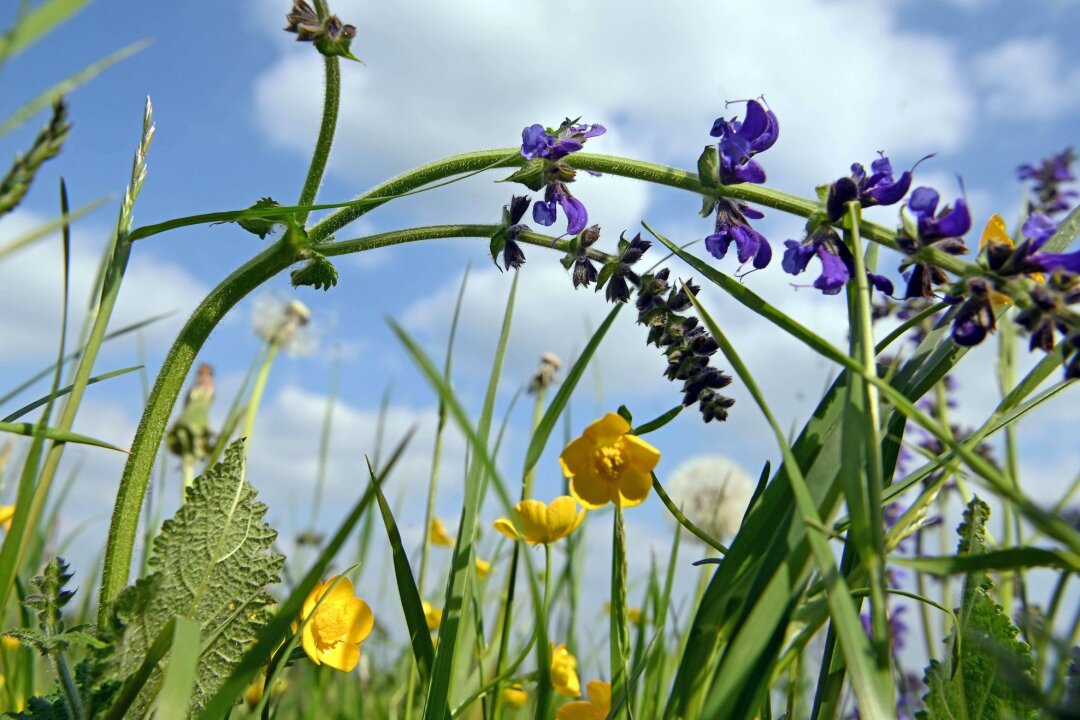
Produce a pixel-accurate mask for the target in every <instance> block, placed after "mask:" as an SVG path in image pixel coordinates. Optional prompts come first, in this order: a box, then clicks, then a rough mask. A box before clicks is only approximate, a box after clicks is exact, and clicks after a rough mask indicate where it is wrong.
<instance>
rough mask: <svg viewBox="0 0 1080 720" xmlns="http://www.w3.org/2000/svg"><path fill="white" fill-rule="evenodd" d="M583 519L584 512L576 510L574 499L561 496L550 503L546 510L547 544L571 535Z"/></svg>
mask: <svg viewBox="0 0 1080 720" xmlns="http://www.w3.org/2000/svg"><path fill="white" fill-rule="evenodd" d="M584 517H585V511H584V510H580V511H579V510H578V507H577V503H575V502H574V499H573V498H571V497H569V496H566V495H562V496H560V497H557V498H555V499H554V500H552V501H551V505H549V506H548V508H547V532H548V538H549V542H551V541H555V540H558V539H559V538H564V537H566V536H567V535H569V534H570V533H572V532H573V531H574V530H575V529H576V528H577V526H578V525H580V524H581V521H582V519H583V518H584Z"/></svg>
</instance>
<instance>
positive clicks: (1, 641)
mask: <svg viewBox="0 0 1080 720" xmlns="http://www.w3.org/2000/svg"><path fill="white" fill-rule="evenodd" d="M21 644H22V643H20V642H19V639H18V638H13V637H10V636H9V635H5V636H4V637H0V645H3V646H4V649H5V650H18V649H19V646H20V645H21Z"/></svg>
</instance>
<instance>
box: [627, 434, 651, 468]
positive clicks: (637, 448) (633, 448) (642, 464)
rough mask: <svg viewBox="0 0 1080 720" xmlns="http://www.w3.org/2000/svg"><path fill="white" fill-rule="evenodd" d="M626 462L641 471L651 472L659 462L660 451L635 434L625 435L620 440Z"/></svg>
mask: <svg viewBox="0 0 1080 720" xmlns="http://www.w3.org/2000/svg"><path fill="white" fill-rule="evenodd" d="M622 452H623V456H624V457H625V458H626V461H627V464H629V465H630V466H631V467H634V468H637V469H638V470H640V471H641V472H643V473H651V472H652V471H653V470H654V469H656V466H657V464H658V463H659V462H660V451H659V450H657V449H656V448H654V447H653V446H652V445H650V444H649V443H647V442H645V441H644V440H642V439H641V438H639V437H638V436H637V435H627V436H626V437H624V438H623V442H622Z"/></svg>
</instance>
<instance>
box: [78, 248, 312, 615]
mask: <svg viewBox="0 0 1080 720" xmlns="http://www.w3.org/2000/svg"><path fill="white" fill-rule="evenodd" d="M294 260H295V255H294V251H293V250H292V249H291V248H290V247H289V246H288V245H286V244H282V243H279V244H275V245H273V246H272V247H270V248H267V249H266V250H264V251H263V252H261V253H259V254H258V255H256V256H255V257H254V258H252V259H251V260H249V261H248V262H246V263H245V264H244V265H242V266H241V267H240V268H238V269H237V270H236V271H234V272H233V273H232V274H231V275H229V277H227V278H225V280H223V281H222V282H221V283H220V284H219V285H218V286H217V287H216V288H214V289H213V290H212V291H211V292H210V294H209V295H207V296H206V298H205V299H204V300H203V301H202V303H200V304H199V307H198V308H196V310H195V312H194V313H193V314H192V316H191V318H190V319H188V321H187V323H186V324H185V325H184V328H183V329H182V330H181V331H180V334H179V336H177V338H176V341H175V342H174V343H173V346H172V348H171V349H170V350H169V354H168V355H167V356H166V357H165V362H164V363H163V364H162V366H161V371H160V372H159V373H158V377H157V380H156V381H155V383H154V389H153V390H152V391H151V393H150V399H149V401H148V402H147V404H146V408H145V409H144V410H143V416H142V419H141V420H140V421H139V427H138V430H136V432H135V437H134V439H133V440H132V443H131V454H130V455H129V456H128V460H127V464H126V465H125V466H124V474H123V476H122V477H121V479H120V487H119V489H118V491H117V496H116V503H115V505H114V506H113V515H112V521H111V524H110V526H109V536H108V539H107V541H106V546H105V564H104V569H103V572H102V577H101V590H100V594H99V599H98V623H99V627H103V626H104V624H105V623H106V622H108V616H109V607H110V605H111V604H112V601H113V600H114V599H115V598H116V596H117V595H118V594H119V593H120V591H121V590H123V589H124V586H126V585H127V581H128V573H129V571H130V566H131V556H132V554H133V551H134V546H135V534H136V530H137V528H138V524H139V511H140V509H141V507H142V501H143V497H144V496H145V494H146V486H147V483H148V482H149V479H150V473H151V471H152V469H153V465H154V458H155V457H156V454H157V448H158V445H159V444H160V443H161V438H162V437H163V435H164V434H165V427H166V425H167V424H168V422H169V415H170V414H171V413H172V409H173V406H174V405H175V404H176V399H177V397H178V396H179V395H180V389H181V387H183V384H184V378H186V377H187V373H188V371H189V370H190V369H191V365H192V363H193V362H194V360H195V356H196V355H197V354H198V352H199V350H200V349H201V348H202V346H203V343H205V342H206V339H207V338H208V337H209V336H210V333H211V331H212V330H213V329H214V328H215V327H217V324H218V323H219V322H221V319H222V318H223V317H225V313H227V312H228V311H229V310H230V309H231V308H232V307H233V306H234V305H236V303H238V302H239V301H240V300H242V299H243V298H244V297H245V296H246V295H247V294H248V293H250V292H251V291H252V290H254V289H255V288H257V287H259V285H261V284H262V283H264V282H265V281H266V280H269V279H270V278H272V277H273V276H274V275H277V274H278V273H279V272H281V271H282V270H284V269H285V268H287V267H288V266H289V265H290V264H292V262H293V261H294Z"/></svg>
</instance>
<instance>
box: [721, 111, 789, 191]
mask: <svg viewBox="0 0 1080 720" xmlns="http://www.w3.org/2000/svg"><path fill="white" fill-rule="evenodd" d="M709 134H710V135H712V136H713V137H717V138H720V142H719V143H718V148H719V150H720V183H721V184H722V185H737V184H739V183H744V182H748V183H763V182H765V170H764V168H762V167H761V166H760V165H758V164H757V162H755V161H754V160H752V159H751V158H753V156H754V155H756V154H758V153H759V152H764V151H766V150H768V149H769V148H771V147H772V146H773V143H775V142H776V138H777V136H778V135H779V134H780V123H779V122H778V121H777V119H776V115H775V114H774V113H773V111H772V110H766V109H765V107H764V106H763V105H762V104H761V103H759V102H758V101H757V100H750V101H748V102H747V103H746V117H745V118H744V119H743V120H742V121H741V122H740V121H739V120H737V119H735V118H732V119H731V120H725V119H724V118H722V117H720V118H717V119H716V121H715V122H713V126H712V130H711V131H709Z"/></svg>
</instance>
